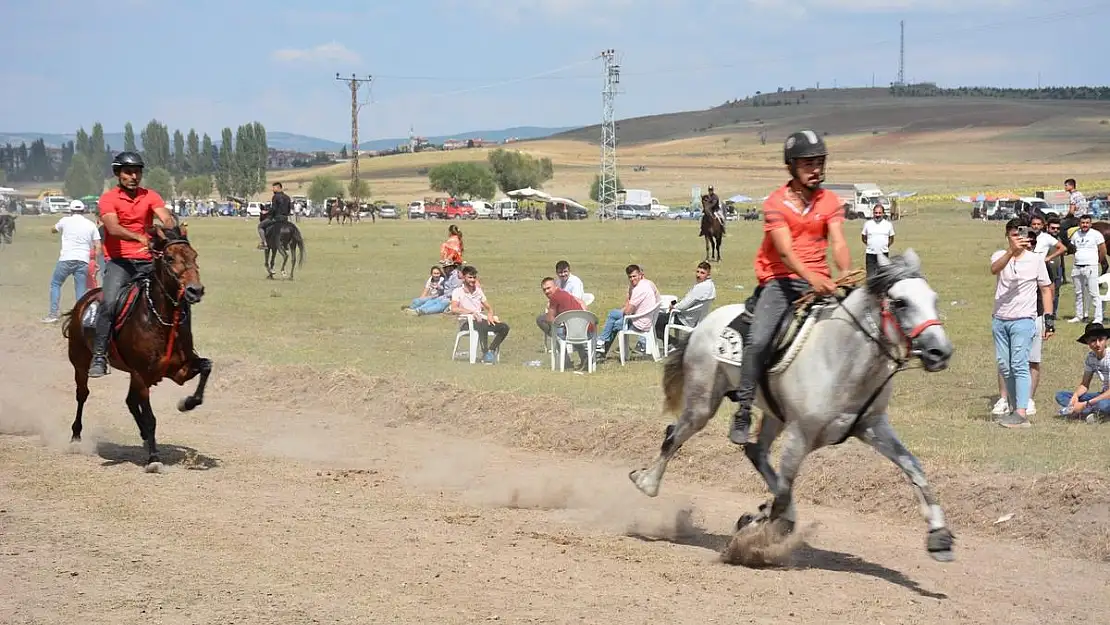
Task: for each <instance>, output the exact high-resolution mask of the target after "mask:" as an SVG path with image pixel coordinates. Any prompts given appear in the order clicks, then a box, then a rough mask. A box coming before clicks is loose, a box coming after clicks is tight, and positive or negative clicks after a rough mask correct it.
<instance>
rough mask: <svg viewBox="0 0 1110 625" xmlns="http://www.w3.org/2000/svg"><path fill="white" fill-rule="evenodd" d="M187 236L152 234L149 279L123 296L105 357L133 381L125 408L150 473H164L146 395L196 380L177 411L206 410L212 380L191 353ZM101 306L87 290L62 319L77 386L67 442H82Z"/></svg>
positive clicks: (200, 291) (198, 291)
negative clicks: (165, 384) (161, 385)
mask: <svg viewBox="0 0 1110 625" xmlns="http://www.w3.org/2000/svg"><path fill="white" fill-rule="evenodd" d="M185 228H186V227H185V226H184V225H181V226H180V227H177V228H163V227H161V226H155V227H154V228H152V229H150V231H149V236H150V240H151V253H152V255H153V256H154V261H153V262H152V263H151V266H150V271H149V272H146V273H140V274H139V276H138V277H136V279H135V280H133V281H132V282H131V283H130V284H129V285H128V286H126V287H124V288H123V289H122V290H121V293H120V300H119V302H118V303H117V305H116V309H115V310H116V313H115V317H116V318H115V321H114V323H113V324H112V338H111V343H110V344H109V350H108V357H109V362H110V363H111V365H112V367H114V368H116V369H119V370H120V371H126V372H128V373H130V374H131V390H130V391H129V392H128V393H127V399H126V402H125V403H126V404H127V409H128V410H129V411H130V412H131V416H133V417H134V418H135V424H136V425H138V426H139V434H140V435H141V436H142V439H143V443H144V444H145V447H146V451H147V454H148V458H147V465H146V470H147V471H148V472H157V471H158V470H160V469H161V468H162V463H161V461H160V459H159V456H158V445H157V444H156V443H155V438H154V430H155V419H154V412H153V411H152V410H151V407H150V388H151V387H152V386H154V385H155V384H158V382H160V381H161V380H162V379H163V378H169V379H171V380H173V381H174V382H176V383H177V384H178V385H179V386H180V385H184V384H185V383H186V382H188V381H189V380H191V379H193V378H194V377H196V376H197V374H200V381H199V382H198V383H197V388H196V391H194V392H193V394H192V395H188V396H186V397H184V398H182V399H181V401H179V402H178V403H177V409H178V410H180V411H181V412H186V411H189V410H192V409H193V408H196V407H197V406H199V405H201V404H202V403H204V385H205V384H206V383H207V382H208V376H209V374H211V373H212V361H210V360H208V359H207V358H201V357H200V356H198V355H197V353H196V352H195V351H193V332H192V320H191V319H190V314H189V313H190V309H189V307H190V306H191V305H193V304H197V303H199V302H200V300H201V298H202V297H203V296H204V286H203V285H202V284H201V282H200V271H199V268H198V267H197V252H196V250H194V249H193V246H192V245H191V244H190V243H189V239H188V237H187V234H186V229H185ZM103 299H104V298H103V295H102V291H101V289H99V288H96V289H92V290H91V291H89V292H87V293H85V295H84V296H82V297H81V299H79V300H77V303H76V304H74V305H73V310H71V311H69V312H68V313H66V314H65V315H64V317H66V319H65V321H64V323H63V326H62V336H64V337H66V338H67V339H68V340H69V362H70V363H71V364H72V365H73V379H74V382H76V385H77V416H76V417H75V418H74V420H73V426H72V431H73V437H72V439H71V441H73V442H76V441H80V440H81V430H82V424H81V415H82V413H83V412H84V409H85V400H86V399H88V397H89V364H90V363H91V362H92V342H93V336H94V335H95V328H96V316H97V313H98V312H99V311H100V309H101V307H102V304H103Z"/></svg>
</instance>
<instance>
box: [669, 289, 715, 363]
mask: <svg viewBox="0 0 1110 625" xmlns="http://www.w3.org/2000/svg"><path fill="white" fill-rule="evenodd" d="M712 305H713V300H711V299H710V300H705V301H703V302H702V303H700V304H698V305H696V306H691V307H690V308H687V309H686V310H683V311H678V310H672V311H671V313H670V315H669V316H668V317H667V325H666V327H665V328H663V355H664V356H666V355H667V354H669V353H671V330H674V331H676V332H685V333H686V334H689V333H691V332H693V331H694V326H696V325H698V324H699V323H701V320H702V319H705V315H706V314H707V313H708V312H709V307H710V306H712ZM679 313H681V314H682V316H683V317H685V318H687V319H693V320H694V322H693V325H689V326H688V325H683V324H681V323H678V321H677V317H678V315H679Z"/></svg>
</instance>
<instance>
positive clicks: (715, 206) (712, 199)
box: [706, 185, 725, 225]
mask: <svg viewBox="0 0 1110 625" xmlns="http://www.w3.org/2000/svg"><path fill="white" fill-rule="evenodd" d="M706 197H708V198H709V209H710V210H712V211H713V216H714V217H716V218H717V219H719V220H720V221H721V225H724V223H725V219H724V215H722V214H721V198H719V197H717V192H716V191H714V190H713V185H709V193H707V194H706Z"/></svg>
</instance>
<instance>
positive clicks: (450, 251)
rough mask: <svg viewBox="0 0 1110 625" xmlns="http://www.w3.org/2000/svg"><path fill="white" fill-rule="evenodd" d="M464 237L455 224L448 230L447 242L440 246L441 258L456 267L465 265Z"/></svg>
mask: <svg viewBox="0 0 1110 625" xmlns="http://www.w3.org/2000/svg"><path fill="white" fill-rule="evenodd" d="M462 255H463V235H462V229H460V228H459V227H458V226H456V225H455V224H451V226H450V227H448V228H447V240H446V241H444V242H443V245H440V246H439V257H440V258H442V259H444V260H450V261H452V262H454V263H455V264H456V265H462V264H463V257H462Z"/></svg>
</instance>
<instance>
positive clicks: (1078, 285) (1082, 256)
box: [1068, 215, 1106, 323]
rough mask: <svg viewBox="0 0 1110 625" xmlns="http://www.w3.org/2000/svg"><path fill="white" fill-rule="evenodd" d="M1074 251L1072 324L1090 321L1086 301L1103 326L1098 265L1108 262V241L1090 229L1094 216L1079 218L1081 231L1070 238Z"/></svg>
mask: <svg viewBox="0 0 1110 625" xmlns="http://www.w3.org/2000/svg"><path fill="white" fill-rule="evenodd" d="M1071 244H1072V247H1074V248H1075V261H1074V262H1073V263H1072V270H1071V282H1072V284H1073V285H1074V286H1075V316H1074V317H1072V318H1071V319H1069V320H1068V322H1069V323H1079V322H1080V321H1081V320H1082V321H1086V320H1087V306H1086V302H1084V299H1086V301H1087V302H1094V307H1095V318H1094V320H1093V321H1094V322H1095V323H1102V300H1101V299H1099V297H1098V270H1099V265H1100V264H1101V263H1102V262H1103V261H1104V260H1106V239H1105V238H1103V236H1102V233H1101V232H1099V231H1098V230H1094V229H1092V228H1091V216H1090V215H1083V216H1082V217H1080V218H1079V229H1078V230H1076V231H1075V233H1073V234H1072V235H1071Z"/></svg>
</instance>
